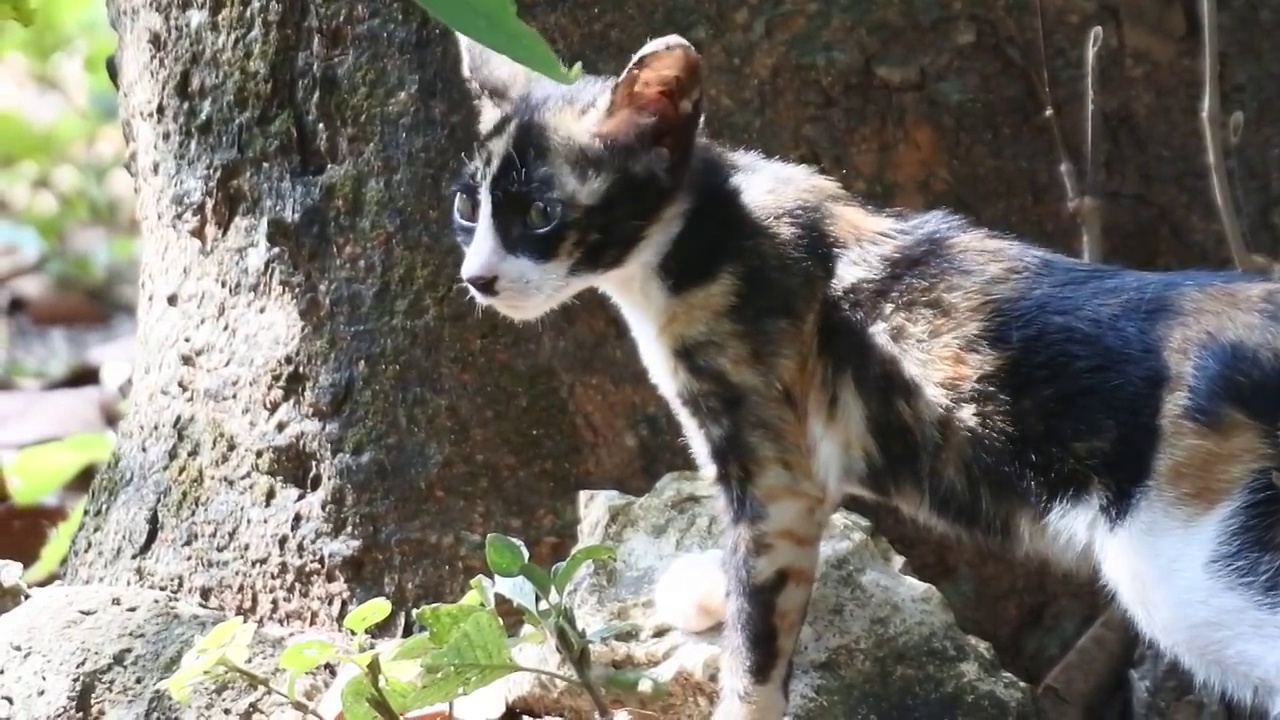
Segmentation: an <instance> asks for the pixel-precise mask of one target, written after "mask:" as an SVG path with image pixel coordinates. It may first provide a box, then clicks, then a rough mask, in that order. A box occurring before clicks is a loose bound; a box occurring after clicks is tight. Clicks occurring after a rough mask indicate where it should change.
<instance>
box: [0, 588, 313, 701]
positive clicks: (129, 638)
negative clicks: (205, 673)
mask: <svg viewBox="0 0 1280 720" xmlns="http://www.w3.org/2000/svg"><path fill="white" fill-rule="evenodd" d="M224 619H225V616H224V615H223V614H221V613H218V612H214V611H212V610H207V609H204V608H200V607H197V606H195V605H191V604H189V603H185V602H182V601H179V600H177V599H175V598H174V597H172V596H170V595H168V594H166V593H161V592H156V591H153V590H141V589H136V588H117V587H108V586H96V585H90V586H69V585H55V586H51V587H47V588H40V589H37V590H35V591H34V592H33V593H32V596H31V598H30V599H29V600H28V601H27V602H25V603H23V604H22V605H21V606H20V607H18V608H17V609H16V610H13V611H11V612H8V613H5V614H4V615H3V616H0V638H3V641H2V642H0V707H3V705H4V703H6V702H7V703H8V707H7V709H8V711H9V715H7V716H5V717H12V718H21V720H61V719H62V718H69V717H83V718H90V717H93V718H102V717H106V718H184V719H186V718H190V720H207V719H208V718H215V717H240V718H280V719H283V718H293V717H297V716H298V713H296V712H295V711H293V710H291V709H290V708H288V706H287V704H285V703H282V702H281V701H280V699H279V698H276V697H274V696H267V695H265V694H264V693H263V692H262V691H260V690H257V689H254V688H252V687H250V686H248V685H246V684H244V683H241V682H227V683H212V684H208V685H203V686H200V687H198V688H197V689H196V690H195V691H194V692H193V694H192V699H191V702H190V703H189V704H186V705H183V706H178V705H177V704H175V703H174V702H173V701H172V700H171V699H170V698H169V697H168V695H167V694H166V693H165V691H164V690H163V689H157V688H156V687H155V685H156V683H158V682H159V681H161V680H162V679H164V678H165V677H166V676H168V675H169V674H170V673H172V672H173V671H174V669H176V668H177V666H178V662H179V660H180V659H181V658H182V656H183V654H184V653H185V652H186V651H187V650H188V649H190V648H191V646H192V645H193V644H194V642H195V640H196V638H197V637H198V636H199V635H201V634H203V633H205V632H207V631H208V630H209V629H210V628H211V627H213V626H214V625H215V624H217V623H218V622H220V621H222V620H224ZM254 637H255V640H254V642H253V646H252V647H253V651H254V652H253V653H252V655H251V656H250V658H249V661H248V663H247V664H248V666H249V667H250V668H252V669H255V670H258V671H259V672H263V673H264V674H268V675H269V674H270V673H271V671H272V670H274V658H275V657H276V656H278V654H279V652H280V650H281V649H282V648H283V646H284V642H285V639H286V635H285V634H284V633H283V632H282V631H280V630H278V629H273V628H266V627H264V628H259V629H258V632H257V633H256V635H255V636H254ZM319 690H320V688H319V687H318V686H317V685H316V683H314V682H313V681H311V680H309V679H304V681H303V682H301V683H300V684H299V694H300V695H301V696H302V697H303V698H307V699H310V698H314V697H316V696H317V695H318V694H319Z"/></svg>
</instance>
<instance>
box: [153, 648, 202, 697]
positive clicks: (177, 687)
mask: <svg viewBox="0 0 1280 720" xmlns="http://www.w3.org/2000/svg"><path fill="white" fill-rule="evenodd" d="M214 662H215V663H216V662H217V657H214ZM208 669H209V668H206V667H202V666H197V665H188V666H182V667H179V668H178V669H177V670H175V671H174V673H173V674H172V675H170V676H169V677H167V678H165V679H163V680H161V681H160V682H158V683H156V687H158V688H160V689H162V690H164V691H165V692H167V693H169V697H171V698H173V700H174V702H177V703H186V702H187V701H188V700H190V699H191V691H192V690H194V689H195V688H196V686H197V685H199V684H200V683H202V682H205V681H207V680H208V679H209V675H208V673H207V671H208Z"/></svg>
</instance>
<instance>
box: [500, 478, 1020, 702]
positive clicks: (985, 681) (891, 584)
mask: <svg viewBox="0 0 1280 720" xmlns="http://www.w3.org/2000/svg"><path fill="white" fill-rule="evenodd" d="M717 508H718V500H717V498H716V490H715V487H714V485H712V484H710V483H708V482H706V481H704V480H702V479H700V478H699V477H698V476H697V475H694V474H691V473H673V474H670V475H668V476H666V477H665V478H663V479H662V480H661V481H660V482H658V484H657V485H656V486H655V487H654V489H653V490H652V491H651V492H650V493H649V494H648V495H645V496H644V497H639V498H637V497H632V496H628V495H625V494H622V493H619V492H615V491H588V492H584V493H582V494H581V495H580V496H579V511H580V514H581V524H580V526H579V543H580V544H590V543H607V544H609V545H611V546H613V547H615V548H616V549H617V551H618V561H617V563H615V564H601V563H593V564H592V566H591V567H589V568H588V569H587V570H585V571H584V572H583V573H582V574H581V575H580V576H579V577H578V579H577V580H576V581H575V582H574V583H573V584H571V585H570V587H569V588H568V590H567V592H566V600H567V602H569V603H570V605H571V606H572V607H573V609H574V613H575V615H576V616H577V618H578V621H579V624H580V626H581V627H582V629H583V630H584V631H586V632H591V631H593V630H596V629H597V628H600V627H604V626H606V625H612V624H615V623H635V624H636V625H637V626H639V628H641V629H640V631H639V632H638V633H637V634H636V635H635V636H634V637H630V638H625V637H624V638H619V639H617V640H615V641H610V642H607V643H605V644H603V645H601V646H599V647H597V648H596V649H595V651H594V656H593V657H594V660H595V662H596V663H597V664H598V665H612V666H614V667H637V666H638V667H651V668H654V674H655V675H657V676H658V677H659V678H661V679H662V680H663V681H664V682H665V686H666V687H665V689H666V692H665V694H662V695H652V694H651V695H644V694H635V695H634V696H628V697H625V698H618V699H617V702H616V703H615V704H616V705H618V706H622V705H625V706H626V707H629V708H635V709H638V710H643V711H649V712H653V713H656V714H657V715H658V716H659V717H663V718H697V717H706V716H707V714H708V711H709V709H710V708H711V707H712V706H713V705H714V701H715V695H716V690H715V682H716V675H717V667H718V662H719V657H720V650H719V647H718V645H717V640H718V636H719V627H718V626H716V627H713V628H711V629H710V630H708V631H706V632H703V633H699V634H688V633H684V632H680V631H678V630H673V629H671V626H670V624H669V623H667V622H665V621H664V620H663V617H664V616H663V614H662V613H660V612H658V610H659V609H658V608H656V607H655V602H654V588H655V584H656V583H657V582H658V581H659V578H660V577H662V576H663V573H665V572H666V570H667V569H668V568H669V567H670V566H671V563H672V562H673V561H675V560H676V559H677V558H685V560H682V562H689V560H688V558H689V557H690V556H691V555H692V554H695V553H701V552H704V551H706V552H707V555H706V556H704V557H707V556H711V555H714V553H715V550H716V548H718V547H719V544H720V538H721V533H722V530H723V523H722V522H721V520H720V516H719V514H718V511H717ZM516 650H517V654H519V655H520V656H519V658H518V659H519V661H520V662H522V663H525V664H529V665H535V666H539V667H559V669H561V670H563V667H562V666H561V665H560V664H559V662H558V660H557V659H556V658H555V657H554V652H553V651H551V650H550V649H549V648H548V647H546V646H544V645H523V646H520V647H518V648H517V649H516ZM504 685H505V687H503V688H502V689H501V691H502V692H505V693H506V694H507V697H508V699H509V703H510V705H511V708H512V709H514V710H516V711H518V712H523V713H526V714H528V715H532V716H539V715H540V714H548V715H556V716H560V717H565V718H570V719H572V718H588V717H592V715H591V710H590V705H589V704H588V703H587V700H586V698H585V697H583V696H582V695H581V693H577V692H565V691H564V689H563V687H562V686H559V684H558V683H556V682H555V681H554V680H547V679H546V678H544V677H539V676H533V675H523V674H522V675H516V676H512V677H511V678H510V679H509V680H508V681H507V682H506V683H505V684H504ZM792 687H793V689H792V697H793V699H794V700H793V710H792V715H791V717H792V718H793V720H828V719H831V720H834V719H837V718H838V719H839V720H855V719H857V718H898V717H903V718H905V717H914V718H941V717H956V718H966V719H968V720H982V719H983V718H992V719H996V718H998V719H999V720H1009V719H1010V718H1020V717H1031V703H1032V701H1031V693H1030V689H1029V688H1028V687H1027V685H1026V684H1025V683H1023V682H1022V681H1020V680H1018V679H1017V678H1016V677H1014V676H1013V675H1011V674H1009V673H1008V672H1005V671H1004V670H1003V669H1001V667H1000V665H999V663H998V662H997V660H996V658H995V655H994V653H993V652H992V650H991V647H990V645H989V644H988V643H986V642H984V641H982V640H978V639H976V638H973V637H971V636H969V635H966V634H965V633H964V632H962V631H961V630H960V629H959V628H958V627H957V626H956V624H955V619H954V616H953V615H952V613H951V611H950V610H949V609H948V607H947V605H946V602H945V601H944V599H943V598H942V596H941V595H940V594H939V593H938V591H937V590H936V589H935V588H934V587H933V586H931V585H928V584H926V583H924V582H921V581H920V580H918V579H916V578H914V577H911V576H910V575H908V574H906V573H905V572H904V560H903V558H902V556H901V555H899V554H898V553H896V552H895V551H894V550H893V549H892V548H891V547H889V545H888V544H887V543H886V542H885V541H884V540H883V539H881V538H879V537H878V536H876V535H875V534H874V533H873V532H872V530H871V527H870V523H869V522H868V521H867V520H865V519H864V518H862V517H860V516H858V515H855V514H853V513H849V512H840V513H838V514H837V515H836V516H835V518H834V519H833V521H832V523H831V525H830V527H829V528H828V530H827V533H826V536H825V539H824V542H823V545H822V559H821V566H820V568H819V575H818V585H817V589H816V591H815V593H814V596H813V600H812V604H811V607H810V614H809V620H808V623H807V627H806V630H805V633H804V635H803V636H802V646H801V649H800V651H799V654H798V656H797V659H796V668H795V679H794V683H793V686H792ZM493 691H495V692H496V691H499V690H498V689H497V688H494V690H493Z"/></svg>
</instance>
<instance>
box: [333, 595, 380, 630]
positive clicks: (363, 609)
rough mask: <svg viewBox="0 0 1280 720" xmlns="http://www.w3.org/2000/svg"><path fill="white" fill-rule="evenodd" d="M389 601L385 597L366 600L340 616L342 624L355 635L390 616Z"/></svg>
mask: <svg viewBox="0 0 1280 720" xmlns="http://www.w3.org/2000/svg"><path fill="white" fill-rule="evenodd" d="M391 610H392V607H391V601H390V600H388V599H386V598H385V597H381V596H379V597H376V598H373V599H371V600H366V601H364V602H363V603H360V604H359V605H357V606H356V607H354V608H352V609H351V611H350V612H348V613H347V616H346V617H344V618H342V626H343V627H345V628H346V629H348V630H350V631H351V632H353V633H356V634H357V635H359V634H361V633H363V632H364V631H366V630H368V629H369V628H371V627H373V626H374V625H377V624H378V623H380V622H382V621H383V620H386V619H387V618H388V617H390V616H391Z"/></svg>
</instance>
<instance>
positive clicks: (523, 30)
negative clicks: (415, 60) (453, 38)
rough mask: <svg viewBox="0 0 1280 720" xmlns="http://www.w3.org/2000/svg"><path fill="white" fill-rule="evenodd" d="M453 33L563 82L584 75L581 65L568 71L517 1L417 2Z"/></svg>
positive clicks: (432, 0)
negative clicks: (521, 12) (518, 9)
mask: <svg viewBox="0 0 1280 720" xmlns="http://www.w3.org/2000/svg"><path fill="white" fill-rule="evenodd" d="M417 3H418V4H419V5H421V6H422V8H423V9H424V10H426V11H427V12H428V13H430V14H431V15H432V16H433V17H435V18H436V19H437V20H439V21H440V22H442V23H444V24H445V25H447V26H448V27H449V28H451V29H452V30H455V31H457V32H460V33H462V34H463V35H466V36H467V37H469V38H471V39H472V40H475V41H476V42H478V43H480V44H481V45H484V46H485V47H487V48H489V49H491V50H493V51H495V52H498V53H502V54H503V55H506V56H507V57H509V58H511V59H512V60H515V61H516V62H518V63H520V64H521V65H524V66H525V67H527V68H530V69H532V70H535V71H537V72H539V73H541V74H543V75H546V76H547V77H549V78H551V79H552V80H555V81H556V82H560V83H566V84H568V83H572V82H573V81H575V80H577V79H578V77H579V76H580V75H581V74H582V63H575V64H574V66H573V67H572V68H566V67H565V66H564V64H563V63H561V62H560V58H559V57H557V56H556V52H555V50H553V49H551V46H550V45H549V44H548V43H547V41H546V39H544V38H543V37H542V35H541V34H540V33H539V32H538V31H537V30H535V29H533V28H532V27H530V26H529V25H528V24H526V23H525V22H524V21H523V20H521V19H520V17H519V15H518V14H517V13H516V3H515V0H417Z"/></svg>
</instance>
